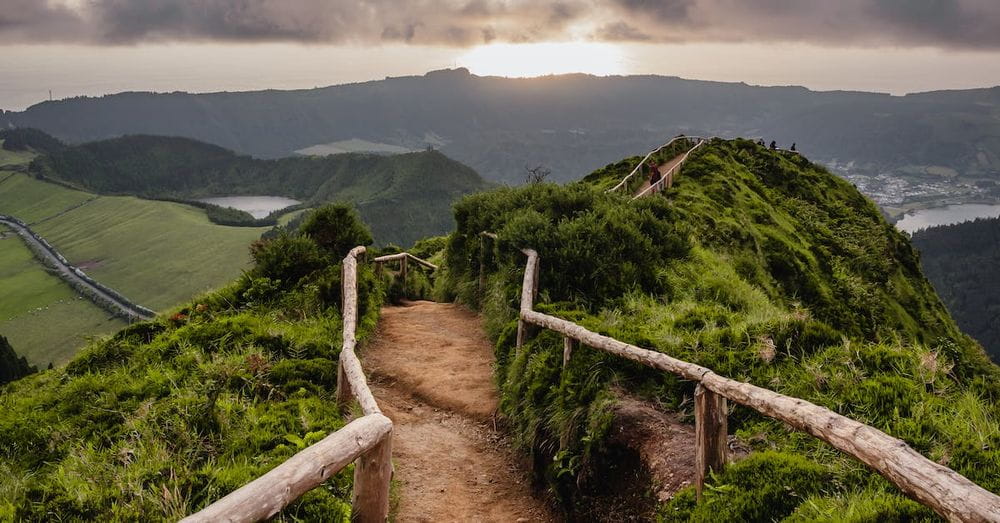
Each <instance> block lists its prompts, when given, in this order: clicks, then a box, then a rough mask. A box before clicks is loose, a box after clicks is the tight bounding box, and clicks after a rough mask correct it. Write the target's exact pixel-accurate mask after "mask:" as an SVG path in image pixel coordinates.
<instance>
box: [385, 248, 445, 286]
mask: <svg viewBox="0 0 1000 523" xmlns="http://www.w3.org/2000/svg"><path fill="white" fill-rule="evenodd" d="M372 261H374V262H375V270H376V271H377V272H378V271H381V270H382V266H383V265H384V264H386V263H388V262H393V261H398V262H399V277H400V279H401V280H402V282H403V285H404V286H405V285H406V274H407V272H409V269H408V266H409V262H411V261H412V262H414V263H416V264H418V265H420V266H423V267H426V268H428V269H430V270H432V271H436V270H437V268H438V267H437V265H434V264H433V263H431V262H428V261H425V260H421V259H420V258H417V257H416V256H414V255H412V254H410V253H408V252H401V253H399V254H387V255H385V256H379V257H378V258H375V259H374V260H372Z"/></svg>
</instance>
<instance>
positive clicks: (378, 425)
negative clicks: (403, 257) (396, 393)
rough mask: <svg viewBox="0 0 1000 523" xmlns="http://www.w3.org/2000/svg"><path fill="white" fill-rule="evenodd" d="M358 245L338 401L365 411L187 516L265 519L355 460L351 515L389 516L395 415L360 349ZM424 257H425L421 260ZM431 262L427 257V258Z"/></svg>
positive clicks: (350, 260) (345, 309)
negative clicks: (370, 377)
mask: <svg viewBox="0 0 1000 523" xmlns="http://www.w3.org/2000/svg"><path fill="white" fill-rule="evenodd" d="M364 253H365V248H364V247H355V248H354V249H352V250H351V252H350V253H348V255H347V257H346V258H344V263H343V265H342V268H343V274H342V280H341V281H342V291H343V293H342V296H343V306H342V307H341V313H342V316H343V348H342V349H341V351H340V365H339V366H338V371H337V402H338V404H339V405H340V407H342V408H343V407H345V406H346V405H347V404H348V403H349V402H350V401H351V399H352V398H355V399H357V401H358V404H359V405H360V407H361V412H362V413H363V416H362V417H360V418H358V419H356V420H354V421H352V422H350V423H348V424H347V426H345V427H344V428H342V429H340V430H338V431H337V432H334V433H333V434H330V435H329V436H327V437H326V438H324V439H323V440H321V441H319V442H318V443H315V444H313V445H311V446H309V447H308V448H306V449H305V450H303V451H301V452H299V453H297V454H295V455H294V456H292V457H291V458H289V459H288V460H286V461H285V462H284V463H282V464H281V465H278V466H277V467H275V468H274V469H272V470H271V471H270V472H268V473H266V474H264V475H263V476H260V477H259V478H257V479H255V480H253V481H251V482H250V483H248V484H246V485H244V486H243V487H241V488H239V489H238V490H236V491H234V492H232V493H231V494H229V495H228V496H226V497H224V498H222V499H220V500H219V501H216V502H215V503H213V504H211V505H209V506H208V507H207V508H205V509H203V510H201V511H200V512H198V513H196V514H193V515H191V516H188V517H187V518H185V519H184V520H183V521H184V522H203V521H204V522H208V521H213V522H214V521H232V522H237V521H240V522H242V521H260V520H264V519H269V518H272V517H274V516H275V515H277V514H278V513H279V512H280V511H281V510H282V509H284V508H285V507H286V506H288V504H290V503H291V502H293V501H295V500H296V499H298V497H299V496H301V495H302V494H304V493H305V492H308V491H309V490H312V489H314V488H316V487H318V486H320V485H321V484H323V482H325V481H326V480H328V479H329V478H330V477H331V476H332V475H334V474H336V473H337V472H339V471H340V470H342V469H343V468H344V467H346V466H347V465H348V464H350V463H352V462H353V463H355V467H354V491H353V493H352V496H351V507H352V510H351V519H352V520H353V521H361V522H372V523H375V522H378V523H384V522H385V521H386V519H387V518H388V516H389V483H390V481H391V479H392V421H390V420H389V418H387V417H385V416H384V415H382V410H381V409H379V406H378V403H377V402H376V401H375V396H373V395H372V392H371V389H369V388H368V381H367V379H366V378H365V374H364V370H363V369H362V368H361V361H360V360H359V359H358V356H357V354H355V352H354V349H355V347H356V345H357V339H356V334H357V323H358V286H357V269H358V257H359V256H361V255H363V254H364ZM419 261H420V262H423V260H419ZM423 263H426V262H423Z"/></svg>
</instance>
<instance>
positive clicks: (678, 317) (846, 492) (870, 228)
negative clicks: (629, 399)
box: [439, 140, 1000, 521]
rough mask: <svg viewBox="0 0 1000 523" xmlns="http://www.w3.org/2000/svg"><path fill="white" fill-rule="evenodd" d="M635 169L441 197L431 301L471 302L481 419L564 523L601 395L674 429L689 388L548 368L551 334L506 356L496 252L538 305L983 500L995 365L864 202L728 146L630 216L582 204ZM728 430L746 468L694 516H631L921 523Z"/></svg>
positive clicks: (744, 428)
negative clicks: (448, 200) (763, 393)
mask: <svg viewBox="0 0 1000 523" xmlns="http://www.w3.org/2000/svg"><path fill="white" fill-rule="evenodd" d="M638 160H639V158H638V157H636V158H632V159H629V160H627V161H624V162H620V163H618V164H613V165H610V166H608V167H606V168H605V169H603V170H602V171H601V172H599V173H596V174H595V175H594V177H593V178H591V179H590V180H588V181H586V182H581V183H578V184H574V185H572V186H568V187H557V186H552V185H532V186H527V187H523V188H518V189H502V190H497V191H492V192H488V193H483V194H478V195H475V196H470V197H467V198H465V199H463V200H462V201H461V202H460V203H459V204H458V205H457V206H456V221H457V222H458V230H457V232H456V233H455V234H454V235H453V236H452V238H451V240H450V242H449V245H448V250H447V269H446V273H447V274H448V279H449V281H450V283H449V284H448V285H445V286H443V287H441V288H439V292H441V293H443V294H451V295H457V296H458V297H459V298H461V299H463V300H464V301H467V302H469V303H479V304H480V306H481V307H482V310H483V311H484V313H485V315H486V318H487V326H488V330H489V333H490V335H491V336H492V337H493V338H494V339H495V340H496V344H497V347H496V353H497V359H498V362H499V366H498V369H497V378H498V381H499V383H500V387H501V410H502V412H503V413H504V415H505V416H506V417H507V418H508V420H509V423H510V424H511V426H512V428H513V430H514V432H515V435H516V441H517V443H518V444H519V445H520V446H521V447H522V448H524V449H525V450H526V451H528V452H529V453H530V454H531V455H532V458H533V462H534V463H536V465H537V471H538V473H539V476H540V477H542V478H544V480H545V481H546V482H548V483H549V484H550V485H551V486H552V488H553V489H554V490H555V492H556V493H557V494H558V495H559V497H560V499H561V500H562V501H563V502H564V503H565V506H566V507H567V508H568V509H569V510H571V511H576V513H575V516H576V517H579V518H586V517H593V514H592V513H590V512H589V508H590V507H589V505H588V503H589V501H588V500H590V499H591V498H590V495H591V494H599V493H601V492H602V491H604V490H606V487H607V485H606V481H605V480H606V478H607V477H608V474H609V472H610V470H611V469H610V468H608V467H609V464H610V463H617V464H620V463H621V461H620V460H621V456H622V455H621V454H620V452H621V450H620V449H615V448H611V447H609V446H608V445H607V442H608V437H609V432H608V431H609V428H610V423H611V419H612V413H613V409H612V407H613V405H614V404H615V403H616V401H617V398H618V395H619V394H620V393H621V392H620V391H629V392H630V393H631V394H636V395H638V396H640V397H642V398H645V399H647V400H649V401H650V402H652V403H653V404H656V405H660V406H662V407H664V408H667V409H670V410H676V411H679V412H681V413H682V414H684V415H687V416H690V414H691V410H690V409H691V400H690V398H691V397H692V394H693V384H691V383H687V382H682V381H680V380H678V379H677V378H675V377H673V376H669V375H662V374H660V373H657V372H653V371H650V370H648V369H646V368H644V367H639V366H637V365H635V364H632V363H629V362H625V361H623V360H621V359H617V358H614V357H612V356H609V355H605V354H602V353H598V352H597V351H592V350H586V349H584V350H580V351H577V352H574V355H573V360H572V363H571V365H570V366H569V367H568V369H567V370H566V371H563V370H562V365H561V363H562V339H561V338H560V337H559V336H557V335H554V334H553V333H551V332H549V333H545V334H542V335H541V336H539V337H537V338H535V339H534V340H532V341H531V342H530V343H529V344H528V345H527V346H526V348H524V349H522V350H521V351H519V352H515V350H514V337H515V332H516V321H515V320H516V310H517V309H516V307H517V299H518V293H519V289H520V284H521V282H520V275H521V271H522V268H523V266H524V257H523V256H522V255H521V254H520V253H519V252H518V251H517V249H516V247H521V246H530V247H533V248H535V249H537V250H538V252H539V254H540V257H541V275H540V297H539V299H538V305H537V308H539V309H540V310H543V311H546V312H548V313H550V314H555V315H558V316H562V317H564V318H567V319H570V320H573V321H577V322H580V323H582V324H583V325H585V326H587V327H588V328H590V329H592V330H595V331H598V332H602V333H605V334H608V335H610V336H613V337H615V338H617V339H621V340H624V341H628V342H631V343H634V344H637V345H640V346H643V347H648V348H651V349H654V350H659V351H662V352H664V353H667V354H670V355H673V356H676V357H678V358H681V359H684V360H687V361H691V362H694V363H698V364H700V365H704V366H706V367H709V368H711V369H713V370H714V371H715V372H717V373H719V374H721V375H725V376H730V377H733V378H736V379H740V380H746V381H749V382H752V383H755V384H757V385H760V386H764V387H768V388H771V389H774V390H777V391H778V392H781V393H784V394H787V395H790V396H796V397H801V398H805V399H807V400H809V401H812V402H814V403H817V404H820V405H823V406H825V407H828V408H830V409H832V410H834V411H836V412H839V413H841V414H844V415H847V416H850V417H852V418H855V419H857V420H860V421H863V422H866V423H869V424H872V425H874V426H876V427H878V428H880V429H882V430H885V431H887V432H889V433H890V434H893V435H895V436H897V437H900V438H902V439H903V440H905V441H906V442H907V443H909V444H910V445H912V446H913V447H914V448H916V449H917V450H919V451H920V452H922V453H924V454H925V455H927V456H928V457H930V458H931V459H934V460H937V461H939V462H942V463H946V464H948V466H950V467H952V468H954V469H955V470H957V471H959V472H960V473H962V474H964V475H966V476H967V477H969V478H970V479H971V480H973V481H975V482H977V483H979V484H980V485H982V486H984V487H985V488H987V489H990V490H992V491H994V492H1000V479H998V478H1000V447H998V444H1000V407H998V405H1000V369H998V368H997V367H996V366H994V365H992V364H991V363H989V361H988V359H987V358H986V356H985V354H984V353H983V351H982V349H981V348H980V347H979V346H978V345H977V344H976V343H975V342H973V341H972V340H971V339H970V338H968V337H967V336H965V335H963V334H962V333H961V332H960V331H959V329H958V328H957V326H956V325H955V323H954V322H953V321H952V319H951V318H950V317H949V315H948V312H947V311H946V310H945V308H944V306H943V305H942V303H941V301H940V300H939V299H938V297H937V295H936V294H935V293H934V290H933V288H932V287H931V285H930V284H929V283H928V281H927V280H926V279H925V278H924V276H923V275H922V274H921V272H920V267H919V265H918V261H917V256H916V254H915V252H914V250H913V249H912V247H911V246H910V244H909V242H908V241H907V239H906V237H905V236H904V235H902V234H901V233H899V232H898V231H896V230H895V229H894V228H893V227H892V226H891V225H889V224H888V223H886V222H885V221H884V219H883V218H882V216H881V215H880V213H879V211H878V210H877V208H876V207H875V206H874V204H872V203H871V202H870V201H869V200H867V199H866V198H864V197H863V196H862V195H861V194H860V193H858V192H857V190H856V189H854V188H853V187H852V186H851V185H850V184H848V183H846V182H844V181H842V180H840V179H839V178H837V177H835V176H833V175H831V174H830V173H828V172H826V171H825V170H824V169H822V168H821V167H818V166H816V165H814V164H811V163H809V162H808V161H807V160H806V159H805V158H803V157H801V156H798V155H794V154H787V153H780V152H772V151H768V150H766V149H764V148H762V147H758V146H757V145H755V144H753V143H752V142H749V141H742V140H738V141H719V140H716V141H713V142H712V143H711V144H709V145H708V146H706V147H703V148H702V149H700V150H699V151H698V152H697V153H696V154H695V155H693V156H692V159H691V160H690V161H689V163H688V164H686V166H685V167H684V169H683V171H682V173H681V175H680V176H679V177H678V178H677V181H676V182H675V186H674V187H673V189H671V190H670V191H668V192H667V193H666V195H665V197H652V198H645V199H642V200H640V201H636V202H632V203H630V202H629V201H628V199H627V198H625V197H622V196H617V195H608V194H605V193H604V192H603V191H601V190H599V189H595V186H601V184H602V183H603V182H602V179H603V178H615V177H618V178H620V177H622V176H624V175H625V174H627V173H628V172H629V170H631V167H632V166H634V165H635V162H637V161H638ZM483 230H488V231H494V232H496V233H497V234H499V238H500V241H499V242H497V245H495V246H491V247H489V250H488V251H487V252H486V253H485V256H486V260H487V269H488V272H489V274H488V278H487V281H488V286H487V287H488V288H487V290H486V292H485V294H484V296H483V297H482V299H481V300H480V299H479V298H478V297H477V296H476V294H475V289H476V282H477V277H478V271H479V259H480V252H479V249H480V245H481V244H480V241H479V237H478V233H479V232H480V231H483ZM688 419H690V418H688ZM730 432H731V433H732V434H734V435H735V436H736V438H737V444H738V445H739V446H742V447H744V448H748V449H751V450H753V451H754V453H753V454H752V455H751V456H750V457H749V458H747V459H745V460H743V461H741V462H739V463H737V464H735V465H733V466H731V467H729V468H728V469H727V471H726V472H724V473H722V474H719V475H718V476H716V477H713V478H712V480H711V482H710V483H711V486H710V488H709V489H708V494H707V495H706V502H705V503H703V504H700V505H697V506H696V505H695V503H694V494H693V491H692V490H691V489H687V490H684V491H682V492H681V493H680V494H679V495H678V496H677V497H675V498H674V499H673V500H672V501H670V502H669V503H666V504H662V505H660V504H659V503H658V502H657V501H656V500H647V503H648V504H649V505H650V510H651V511H652V512H658V513H659V515H660V516H661V517H663V518H664V519H666V520H679V521H683V520H696V521H774V520H782V519H785V518H790V520H796V521H805V520H808V521H813V520H829V519H836V518H839V517H844V518H846V519H848V520H851V521H871V520H889V521H892V520H907V519H910V518H916V519H923V518H932V517H933V513H931V512H929V511H928V510H927V509H923V508H922V507H920V506H919V505H917V504H916V503H914V502H912V501H909V500H907V499H905V498H904V497H902V496H901V495H900V493H899V492H898V490H897V489H895V488H894V487H892V486H891V485H890V484H889V483H888V482H886V481H885V480H884V479H882V478H881V476H878V475H877V474H875V473H873V472H871V471H869V470H868V469H866V468H863V467H861V466H859V465H858V464H857V463H856V462H854V461H853V460H851V459H848V458H846V457H844V456H842V455H839V454H838V453H836V452H833V451H832V450H831V449H830V448H829V447H827V446H825V445H823V444H821V443H819V442H818V441H816V440H814V439H812V438H811V437H809V436H806V435H803V434H796V433H793V432H789V431H788V430H787V428H786V427H784V426H783V425H781V424H780V423H777V422H774V421H770V420H768V419H766V418H764V417H762V416H759V415H757V414H755V413H753V412H751V411H749V410H747V409H743V408H739V407H737V408H735V409H734V410H733V413H732V415H731V416H730ZM638 490H639V492H640V496H641V493H642V492H644V490H643V489H642V488H639V489H638ZM848 507H849V510H848V509H847V508H848Z"/></svg>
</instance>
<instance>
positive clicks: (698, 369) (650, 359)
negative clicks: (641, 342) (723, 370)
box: [521, 310, 711, 381]
mask: <svg viewBox="0 0 1000 523" xmlns="http://www.w3.org/2000/svg"><path fill="white" fill-rule="evenodd" d="M521 319H522V320H523V321H525V322H527V323H531V324H534V325H538V326H540V327H545V328H546V329H550V330H554V331H556V332H558V333H560V334H563V335H565V336H569V337H571V338H573V339H575V340H578V341H580V342H581V343H583V344H585V345H587V346H589V347H594V348H595V349H601V350H603V351H606V352H610V353H611V354H615V355H617V356H621V357H623V358H626V359H630V360H632V361H636V362H639V363H642V364H643V365H646V366H648V367H653V368H655V369H660V370H663V371H667V372H671V373H674V374H677V375H678V376H681V377H682V378H685V379H689V380H692V381H698V380H700V379H701V377H702V376H703V375H705V374H706V373H708V372H711V371H710V370H709V369H707V368H705V367H702V366H700V365H695V364H693V363H688V362H686V361H681V360H678V359H676V358H671V357H670V356H667V355H666V354H663V353H662V352H656V351H651V350H648V349H642V348H639V347H636V346H635V345H629V344H628V343H624V342H621V341H618V340H616V339H614V338H609V337H607V336H604V335H601V334H597V333H596V332H591V331H589V330H587V329H585V328H583V327H581V326H579V325H577V324H575V323H573V322H570V321H566V320H564V319H562V318H556V317H555V316H549V315H547V314H542V313H540V312H535V311H531V310H527V311H526V310H522V311H521Z"/></svg>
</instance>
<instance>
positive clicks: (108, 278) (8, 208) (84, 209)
mask: <svg viewBox="0 0 1000 523" xmlns="http://www.w3.org/2000/svg"><path fill="white" fill-rule="evenodd" d="M14 156H15V158H16V159H17V161H18V162H20V163H19V164H17V165H16V166H17V167H18V168H23V167H24V165H25V164H26V162H27V161H29V160H30V159H31V158H32V157H33V156H34V155H32V154H20V155H14ZM8 165H11V166H12V167H14V166H15V165H13V164H10V163H8ZM0 179H2V180H3V182H0V214H6V215H10V216H14V217H16V218H18V219H20V220H22V221H24V222H26V223H27V224H29V225H30V226H31V227H32V229H33V230H34V231H35V232H36V233H38V234H39V235H41V236H42V237H43V238H45V239H46V240H47V241H49V242H50V243H51V244H52V245H54V246H55V247H56V248H57V249H59V251H60V252H61V253H62V254H63V255H64V256H66V258H67V259H68V261H69V262H70V263H71V264H73V265H75V266H77V267H79V268H81V269H82V270H83V271H85V272H86V273H87V274H88V275H89V276H91V277H93V278H95V279H96V280H98V281H100V282H101V283H103V284H105V285H107V286H109V287H111V288H112V289H115V290H116V291H118V292H120V293H122V294H123V295H125V296H126V297H128V298H129V299H131V300H133V301H135V302H137V303H139V304H141V305H145V306H147V307H150V308H152V309H154V310H157V311H160V312H164V311H166V310H168V309H170V308H171V307H174V306H176V305H177V304H179V303H181V302H182V301H184V300H187V299H190V298H191V297H192V296H194V295H195V294H198V293H201V292H205V291H208V290H211V289H214V288H217V287H219V286H222V285H225V284H227V283H229V282H230V281H232V280H233V279H234V278H236V277H237V276H238V275H239V274H240V272H241V271H242V270H244V269H245V268H246V267H247V266H248V263H249V255H248V251H247V249H248V246H249V245H250V243H251V242H253V241H254V240H256V239H258V238H259V237H260V235H261V234H262V233H263V232H264V231H266V230H268V228H266V227H257V228H253V227H222V226H218V225H215V224H212V223H211V222H209V220H208V219H207V217H206V216H205V212H204V211H203V210H201V209H197V208H194V207H190V206H187V205H183V204H178V203H171V202H160V201H150V200H143V199H140V198H135V197H129V196H98V195H95V194H93V193H88V192H84V191H78V190H73V189H69V188H67V187H63V186H60V185H56V184H53V183H49V182H45V181H41V180H37V179H35V178H32V177H31V176H29V175H27V174H24V173H23V172H15V171H2V170H0ZM2 245H3V246H4V248H3V252H2V254H0V257H2V258H3V259H2V260H0V272H2V275H3V276H2V284H0V288H2V289H3V295H4V296H3V300H0V301H2V310H0V334H2V335H4V336H7V337H8V338H9V340H10V342H11V345H12V346H13V347H14V348H15V350H16V351H17V353H18V354H20V355H23V356H26V357H27V358H28V360H29V361H30V362H31V363H33V364H36V365H38V366H39V367H44V366H47V365H48V364H49V363H54V364H57V365H59V364H63V363H65V362H66V361H68V360H69V359H70V358H71V357H72V356H73V355H74V354H75V353H76V351H77V350H79V349H80V347H82V346H83V345H85V344H86V343H87V339H88V338H89V337H92V336H99V335H104V334H109V333H111V332H114V331H116V330H118V329H120V328H122V327H124V326H125V325H126V324H125V322H124V321H123V320H121V319H118V318H114V317H112V316H111V314H110V313H108V312H107V311H105V310H103V309H101V308H100V307H97V306H96V305H94V304H93V303H91V302H90V301H89V300H87V299H85V298H84V297H82V296H80V295H79V294H78V293H77V292H75V291H74V290H73V289H72V288H70V287H69V286H68V285H67V284H66V283H64V282H62V280H60V279H59V278H58V277H57V276H55V275H54V274H52V273H50V272H49V271H48V270H47V269H46V268H45V267H44V266H43V265H42V264H41V263H39V261H38V260H37V259H35V258H34V256H33V255H32V253H31V252H30V251H29V250H28V249H27V247H26V246H25V245H24V243H23V242H22V240H21V238H19V237H18V236H17V235H15V234H14V233H13V232H9V233H7V234H5V235H4V239H3V240H2Z"/></svg>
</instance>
